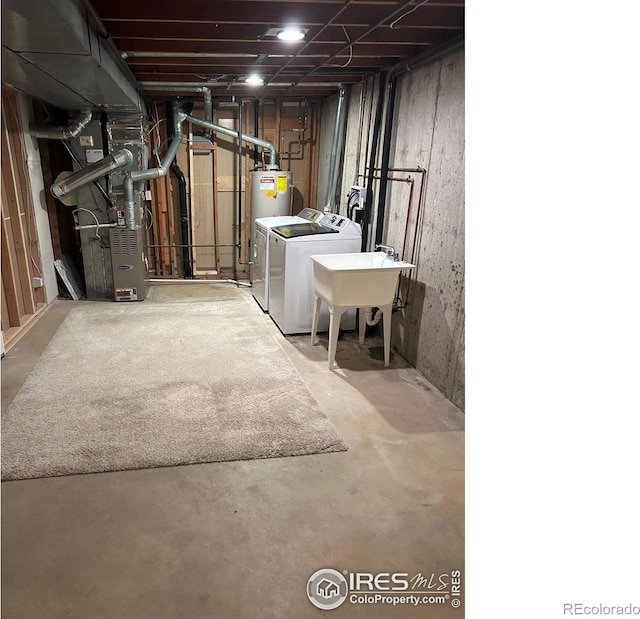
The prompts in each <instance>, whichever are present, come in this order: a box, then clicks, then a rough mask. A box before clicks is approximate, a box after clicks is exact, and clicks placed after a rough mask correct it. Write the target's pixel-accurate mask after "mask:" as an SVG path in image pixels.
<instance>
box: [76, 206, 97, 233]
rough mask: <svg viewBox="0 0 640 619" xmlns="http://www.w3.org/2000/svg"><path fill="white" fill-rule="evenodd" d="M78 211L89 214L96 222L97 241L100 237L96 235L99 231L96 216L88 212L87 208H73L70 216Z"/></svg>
mask: <svg viewBox="0 0 640 619" xmlns="http://www.w3.org/2000/svg"><path fill="white" fill-rule="evenodd" d="M78 211H86V212H87V213H89V214H90V215H91V216H92V217H93V218H94V219H95V220H96V233H95V234H96V236H95V238H97V239H99V238H100V235H99V234H98V230H99V229H100V222H99V221H98V218H97V217H96V214H95V213H94V212H93V211H90V210H89V209H88V208H75V209H73V211H71V214H72V215H75V213H77V212H78Z"/></svg>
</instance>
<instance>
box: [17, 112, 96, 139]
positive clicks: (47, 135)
mask: <svg viewBox="0 0 640 619" xmlns="http://www.w3.org/2000/svg"><path fill="white" fill-rule="evenodd" d="M92 117H93V113H92V112H91V110H83V111H81V112H80V113H79V114H78V116H76V117H75V118H74V119H73V120H72V121H71V124H70V125H69V126H68V127H52V126H50V125H40V126H36V125H32V126H31V127H29V133H30V134H31V137H34V138H41V139H43V140H69V139H71V138H75V137H78V136H79V135H80V134H81V133H82V130H83V129H84V128H85V127H86V126H87V125H88V124H89V123H90V122H91V118H92Z"/></svg>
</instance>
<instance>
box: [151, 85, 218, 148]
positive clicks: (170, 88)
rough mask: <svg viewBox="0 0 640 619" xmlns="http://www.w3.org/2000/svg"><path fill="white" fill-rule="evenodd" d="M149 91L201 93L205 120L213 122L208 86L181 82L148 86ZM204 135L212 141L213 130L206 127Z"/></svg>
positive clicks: (211, 101)
mask: <svg viewBox="0 0 640 619" xmlns="http://www.w3.org/2000/svg"><path fill="white" fill-rule="evenodd" d="M146 89H147V90H162V91H164V92H201V93H202V95H203V98H204V119H205V120H206V121H207V122H208V123H212V122H213V98H212V96H211V88H209V87H208V86H202V85H200V84H197V85H191V86H189V85H188V84H187V85H183V84H181V83H180V82H167V83H166V84H164V85H162V86H159V85H157V84H156V85H147V87H146ZM203 135H204V137H205V138H207V140H210V139H211V136H212V135H213V133H212V129H211V128H208V127H205V130H204V132H203Z"/></svg>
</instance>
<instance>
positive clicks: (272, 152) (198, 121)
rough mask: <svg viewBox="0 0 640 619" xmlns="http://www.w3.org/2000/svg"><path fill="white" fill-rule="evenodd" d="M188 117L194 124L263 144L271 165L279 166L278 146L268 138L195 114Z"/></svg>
mask: <svg viewBox="0 0 640 619" xmlns="http://www.w3.org/2000/svg"><path fill="white" fill-rule="evenodd" d="M186 119H187V120H188V121H189V122H190V123H192V124H194V125H200V126H201V127H205V128H206V129H211V130H212V131H215V132H216V133H222V134H223V135H228V136H230V137H232V138H236V139H237V140H241V141H243V142H249V144H255V145H256V146H262V147H263V148H267V149H269V165H271V166H277V163H276V161H277V153H276V147H275V146H274V145H273V144H272V143H271V142H267V140H261V139H260V138H257V137H254V136H252V135H246V134H245V133H240V131H234V130H233V129H227V127H223V126H222V125H216V124H215V123H211V122H207V121H206V120H201V119H200V118H196V117H195V116H189V115H187V117H186Z"/></svg>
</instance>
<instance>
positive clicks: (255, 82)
mask: <svg viewBox="0 0 640 619" xmlns="http://www.w3.org/2000/svg"><path fill="white" fill-rule="evenodd" d="M245 82H247V84H249V86H262V84H264V79H263V78H261V77H260V76H259V75H250V76H249V77H248V78H247V79H246V80H245Z"/></svg>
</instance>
